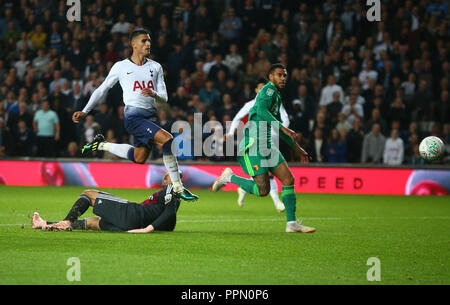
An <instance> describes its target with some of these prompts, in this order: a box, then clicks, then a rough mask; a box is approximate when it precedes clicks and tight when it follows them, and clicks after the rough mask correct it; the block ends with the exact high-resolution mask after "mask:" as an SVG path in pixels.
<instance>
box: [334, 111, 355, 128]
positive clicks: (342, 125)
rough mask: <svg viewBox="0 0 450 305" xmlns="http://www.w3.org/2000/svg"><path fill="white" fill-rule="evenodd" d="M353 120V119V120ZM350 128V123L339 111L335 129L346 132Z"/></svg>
mask: <svg viewBox="0 0 450 305" xmlns="http://www.w3.org/2000/svg"><path fill="white" fill-rule="evenodd" d="M353 122H355V121H353ZM351 128H352V125H351V124H350V123H349V122H348V121H347V120H346V119H345V114H343V113H342V112H339V113H338V115H337V123H336V129H337V130H338V131H339V132H341V131H345V133H347V132H348V131H349V130H350V129H351Z"/></svg>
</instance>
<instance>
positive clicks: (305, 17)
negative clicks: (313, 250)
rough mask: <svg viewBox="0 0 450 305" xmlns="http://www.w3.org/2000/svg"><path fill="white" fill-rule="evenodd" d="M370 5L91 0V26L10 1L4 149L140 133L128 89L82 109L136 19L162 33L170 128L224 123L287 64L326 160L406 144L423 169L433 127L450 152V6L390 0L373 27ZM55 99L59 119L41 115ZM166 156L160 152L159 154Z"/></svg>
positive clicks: (0, 134)
mask: <svg viewBox="0 0 450 305" xmlns="http://www.w3.org/2000/svg"><path fill="white" fill-rule="evenodd" d="M362 3H363V2H362V1H345V2H344V1H332V0H328V1H313V0H306V1H305V0H303V1H300V0H295V1H294V0H255V1H253V0H241V1H239V0H235V1H232V0H231V1H219V0H211V1H208V0H192V1H189V0H180V1H171V0H161V1H156V0H154V1H152V0H126V1H125V0H111V1H106V0H104V1H102V0H97V1H82V7H81V9H82V10H81V21H80V22H68V21H67V19H66V12H67V9H68V6H67V5H66V1H65V0H61V1H57V0H39V1H31V0H30V1H27V0H22V1H9V0H0V157H2V155H3V158H7V157H18V156H29V157H34V156H39V155H42V153H43V152H46V154H48V155H49V156H57V157H67V156H79V154H78V153H77V152H76V148H77V147H82V145H84V144H85V143H86V142H87V141H89V140H90V139H92V137H93V136H94V135H95V133H96V132H99V131H101V132H102V133H104V134H105V136H106V137H107V138H108V140H109V141H111V142H117V143H125V142H129V141H130V137H129V135H128V134H127V132H126V130H124V127H123V106H122V100H121V88H120V86H119V85H118V84H117V85H116V86H115V87H114V88H113V89H112V90H111V91H110V92H109V94H108V97H107V99H106V102H105V103H106V104H105V105H101V106H100V107H98V109H95V111H93V112H92V113H91V114H92V116H89V117H88V119H86V121H85V122H84V123H83V124H74V123H73V122H72V121H71V116H72V113H73V112H74V111H77V110H81V109H82V108H83V106H84V105H85V104H86V103H87V100H88V99H89V96H90V95H91V94H92V92H93V90H95V88H96V87H98V86H99V84H101V82H102V80H103V79H104V78H105V76H106V75H107V73H108V71H109V69H110V68H111V66H112V65H113V64H114V62H116V61H118V60H121V59H123V58H126V57H128V56H129V55H130V50H129V47H128V33H129V32H130V31H132V30H134V29H136V28H138V27H144V28H146V29H148V30H149V31H150V32H151V38H152V52H151V56H152V58H153V59H155V60H157V61H158V62H160V63H161V64H162V65H163V67H164V70H165V79H166V84H167V87H168V93H169V103H168V104H167V105H159V106H160V107H159V118H160V123H161V125H162V126H163V127H164V128H166V129H167V130H169V131H170V127H171V124H172V123H173V122H175V121H176V120H186V121H188V122H192V120H193V113H197V112H201V113H203V115H204V117H203V122H206V121H208V120H217V121H219V122H221V123H222V124H223V125H224V127H225V122H226V121H227V120H231V118H232V117H233V116H234V115H235V114H236V113H237V111H238V110H239V108H240V107H241V106H242V105H243V104H244V103H245V102H246V101H248V100H250V99H252V98H253V87H254V85H255V83H256V81H257V80H258V79H259V78H260V77H264V76H265V74H266V72H267V70H268V67H269V66H270V64H271V63H275V62H281V63H283V64H284V65H285V66H286V67H287V70H288V74H289V80H288V83H287V87H286V89H285V90H284V92H283V103H284V106H285V108H286V109H287V112H288V113H289V115H290V120H291V125H290V126H291V128H292V129H294V130H295V131H296V132H298V133H299V135H300V137H299V138H300V139H301V145H302V146H303V147H304V148H305V149H306V150H307V151H308V152H311V153H313V152H314V161H317V162H333V163H336V162H352V163H360V162H372V163H383V162H385V163H386V164H390V163H389V162H390V161H389V160H391V159H392V156H393V155H394V154H395V152H398V151H399V150H400V149H401V151H403V155H402V156H401V160H402V161H401V162H403V163H404V164H418V163H421V162H424V161H423V160H422V159H420V158H419V157H418V145H419V143H420V140H421V139H422V138H424V137H425V136H428V135H434V136H438V137H440V138H441V139H442V140H443V141H444V142H445V144H446V147H447V152H448V151H449V145H450V101H449V95H448V92H449V79H450V61H449V50H450V39H449V20H450V18H449V14H448V4H447V3H446V2H445V1H439V0H421V1H411V0H406V1H403V0H392V1H391V0H389V1H381V21H380V22H369V21H368V20H367V18H366V12H367V7H366V6H364V5H363V4H362ZM335 93H336V94H335ZM43 103H50V108H51V110H50V111H51V113H52V114H53V113H55V114H56V115H57V119H56V118H55V116H54V115H51V116H50V115H42V110H41V105H42V104H43ZM46 117H49V118H50V117H51V120H52V121H51V122H50V123H49V124H50V125H51V126H49V125H48V124H47V126H46V125H45V124H43V125H41V128H44V127H42V126H46V127H45V128H49V129H52V126H53V125H55V124H56V125H58V127H57V128H56V130H54V131H53V130H50V131H49V133H48V134H50V135H51V137H50V138H52V139H50V140H49V139H47V140H46V141H42V137H41V136H40V134H39V130H38V128H37V126H36V124H33V122H34V121H36V120H38V121H42V120H44V119H45V118H46ZM374 125H375V127H374ZM316 130H320V132H319V131H316ZM377 130H379V132H377ZM393 130H396V131H395V132H393ZM41 131H42V130H41ZM52 132H54V133H52ZM206 136H208V134H204V135H203V137H206ZM47 138H48V137H47ZM385 143H389V145H385ZM380 145H381V146H382V147H380ZM322 146H323V147H322ZM281 150H282V152H283V153H284V155H285V157H286V159H287V160H288V161H295V157H294V156H291V155H290V154H289V153H287V152H286V151H287V148H286V147H284V146H283V144H281ZM372 150H376V151H372ZM49 151H50V152H49ZM160 155H161V152H160V151H158V149H157V148H155V150H154V151H153V152H152V155H151V158H152V159H157V158H159V157H160ZM89 157H93V158H112V157H111V155H108V154H103V153H101V152H96V153H93V154H92V155H89ZM394 157H395V156H394ZM183 159H200V160H206V159H207V158H203V157H192V156H184V158H183ZM214 160H215V161H220V160H233V157H215V158H214ZM442 162H444V163H448V162H449V158H448V153H447V157H445V158H444V159H443V160H442Z"/></svg>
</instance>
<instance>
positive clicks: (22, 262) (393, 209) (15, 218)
mask: <svg viewBox="0 0 450 305" xmlns="http://www.w3.org/2000/svg"><path fill="white" fill-rule="evenodd" d="M82 190H83V189H82V188H79V187H10V186H2V187H0V261H1V264H0V284H72V282H69V281H67V278H66V273H67V270H68V269H69V268H70V266H68V265H67V264H66V263H67V260H68V259H69V258H70V257H78V258H79V259H80V263H81V281H80V282H79V283H81V284H377V283H375V282H368V281H367V278H366V273H367V270H368V269H369V268H370V266H367V265H366V262H367V260H368V258H370V257H377V258H379V259H380V262H381V281H380V282H378V283H381V284H450V268H449V261H450V260H449V259H450V198H449V197H403V196H363V195H319V194H297V215H298V216H301V217H302V218H303V219H304V224H306V225H310V226H314V227H316V228H317V232H316V233H313V234H295V233H290V234H288V233H284V228H285V218H284V217H285V214H278V213H277V212H276V211H275V208H274V206H273V204H272V201H271V199H270V197H266V198H257V197H254V196H247V198H246V205H245V207H243V208H239V207H238V206H237V204H236V193H234V192H221V193H213V192H211V191H208V190H196V191H195V193H196V194H198V195H199V196H200V200H199V201H198V202H196V203H183V204H182V206H181V207H180V210H179V212H178V224H177V227H176V229H175V231H174V232H156V233H150V234H142V235H141V234H129V233H108V232H100V233H98V232H83V231H73V232H42V231H40V230H33V229H31V226H30V219H31V216H32V214H33V212H34V211H38V212H39V213H40V214H41V216H42V217H43V218H44V219H47V220H59V219H62V218H64V216H65V215H66V213H67V211H68V210H69V209H70V207H71V206H72V204H73V202H74V201H75V200H76V198H77V196H78V195H79V194H80V192H81V191H82ZM105 190H106V191H108V192H111V193H113V194H115V195H118V196H121V197H125V198H127V199H129V200H131V201H142V200H143V199H145V198H146V197H147V196H148V195H149V191H147V190H130V189H128V190H125V189H105ZM86 215H87V216H91V215H92V212H91V210H89V211H88V212H87V213H86ZM20 224H25V227H24V228H22V227H21V225H20Z"/></svg>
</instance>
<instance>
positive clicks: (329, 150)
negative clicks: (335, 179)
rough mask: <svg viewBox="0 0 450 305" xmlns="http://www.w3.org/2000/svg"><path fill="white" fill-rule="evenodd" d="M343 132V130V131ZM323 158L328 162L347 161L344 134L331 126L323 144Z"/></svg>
mask: <svg viewBox="0 0 450 305" xmlns="http://www.w3.org/2000/svg"><path fill="white" fill-rule="evenodd" d="M344 134H345V132H344ZM325 160H326V161H327V162H330V163H345V162H347V142H346V140H345V136H342V135H341V133H340V132H339V131H338V130H337V129H336V128H333V129H332V130H331V133H330V136H329V137H328V139H327V143H326V145H325Z"/></svg>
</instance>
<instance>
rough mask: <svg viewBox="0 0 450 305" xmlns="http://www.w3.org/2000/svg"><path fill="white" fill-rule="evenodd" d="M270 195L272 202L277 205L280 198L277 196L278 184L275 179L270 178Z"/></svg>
mask: <svg viewBox="0 0 450 305" xmlns="http://www.w3.org/2000/svg"><path fill="white" fill-rule="evenodd" d="M269 194H270V197H272V200H273V203H274V204H275V205H277V204H278V203H280V202H281V200H280V198H279V197H278V186H277V182H276V181H275V179H270V192H269Z"/></svg>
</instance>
